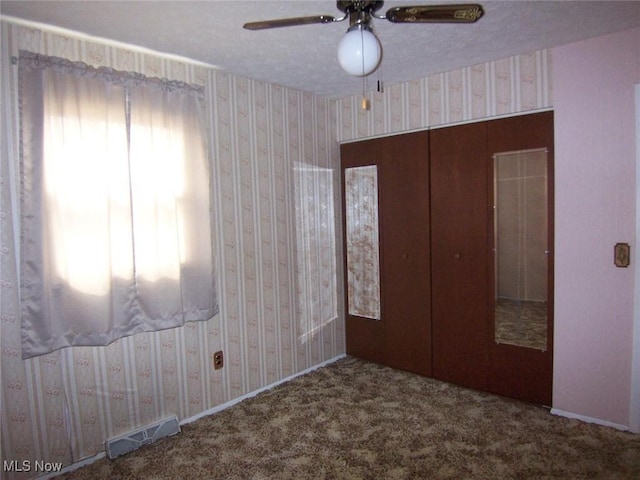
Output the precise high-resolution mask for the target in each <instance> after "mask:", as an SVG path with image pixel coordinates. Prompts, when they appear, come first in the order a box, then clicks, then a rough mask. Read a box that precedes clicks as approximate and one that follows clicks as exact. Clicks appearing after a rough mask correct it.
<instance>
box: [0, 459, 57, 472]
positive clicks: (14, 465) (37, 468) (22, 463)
mask: <svg viewBox="0 0 640 480" xmlns="http://www.w3.org/2000/svg"><path fill="white" fill-rule="evenodd" d="M60 470H62V462H45V461H43V460H35V461H33V462H32V461H31V460H3V461H2V471H3V472H36V473H52V472H59V471H60Z"/></svg>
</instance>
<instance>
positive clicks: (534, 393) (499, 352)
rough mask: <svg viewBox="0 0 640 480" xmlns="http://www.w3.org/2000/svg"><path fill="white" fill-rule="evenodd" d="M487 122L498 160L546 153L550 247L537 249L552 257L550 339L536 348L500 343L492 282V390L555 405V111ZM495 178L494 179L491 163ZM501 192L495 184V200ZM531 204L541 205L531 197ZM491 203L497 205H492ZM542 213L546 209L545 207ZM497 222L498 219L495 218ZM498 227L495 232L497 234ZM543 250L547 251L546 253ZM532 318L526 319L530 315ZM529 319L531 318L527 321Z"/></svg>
mask: <svg viewBox="0 0 640 480" xmlns="http://www.w3.org/2000/svg"><path fill="white" fill-rule="evenodd" d="M486 123H487V150H488V153H489V155H490V156H491V157H492V156H493V155H496V154H498V153H500V152H523V151H546V200H547V201H546V207H544V208H546V219H547V220H546V237H547V239H546V245H536V246H535V247H536V248H537V249H538V250H540V251H542V253H540V254H539V256H544V255H545V254H546V260H544V259H543V260H542V262H543V263H546V273H545V275H546V340H544V341H543V343H542V344H541V345H536V347H535V348H531V347H527V346H524V345H520V346H517V345H510V344H506V343H498V342H497V341H496V338H497V336H496V332H495V325H496V322H495V317H494V308H493V302H494V299H495V298H496V296H497V295H496V291H495V282H493V281H491V282H490V286H491V292H490V299H491V307H490V315H489V318H490V323H489V327H490V332H489V342H488V345H489V369H488V371H489V378H488V391H490V392H493V393H498V394H501V395H505V396H508V397H511V398H518V399H521V400H525V401H528V402H532V403H537V404H540V405H547V406H551V401H552V382H553V249H552V247H553V218H554V215H553V203H554V202H553V178H554V175H553V158H554V151H553V145H554V135H553V112H543V113H537V114H530V115H522V116H517V117H510V118H505V119H499V120H492V121H489V122H486ZM489 165H490V173H489V175H490V177H489V178H493V177H494V172H493V165H494V162H493V161H492V160H491V161H490V162H489ZM494 188H496V187H495V186H494V185H493V182H490V184H489V189H490V190H491V198H492V199H493V190H494ZM527 201H529V202H533V201H537V199H535V197H534V198H530V199H529V200H527ZM490 204H491V202H490ZM540 208H543V207H542V205H541V206H540ZM492 220H493V216H492ZM493 230H494V228H493V223H492V225H491V231H492V232H493ZM493 239H494V237H493V235H492V236H491V240H492V243H491V248H490V249H489V258H490V259H491V261H490V263H489V269H490V273H489V278H490V279H493V278H494V277H495V276H496V272H495V265H496V263H495V261H494V257H493V253H494V252H495V251H496V250H495V247H496V245H494V244H493ZM543 250H546V252H545V251H543ZM525 317H526V315H525ZM525 320H526V319H525Z"/></svg>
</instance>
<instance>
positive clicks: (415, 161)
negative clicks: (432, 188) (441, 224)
mask: <svg viewBox="0 0 640 480" xmlns="http://www.w3.org/2000/svg"><path fill="white" fill-rule="evenodd" d="M428 152H429V134H428V132H417V133H411V134H404V135H397V136H393V137H385V138H378V139H373V140H366V141H361V142H354V143H347V144H343V145H342V146H341V151H340V153H341V161H342V178H343V192H344V191H345V188H346V187H345V181H344V179H345V171H346V169H349V168H353V167H360V166H368V165H375V166H376V167H377V181H378V221H379V242H380V246H379V247H380V248H379V251H380V296H381V315H380V319H379V320H374V319H370V318H364V317H361V316H358V315H356V314H352V313H350V300H351V299H350V298H349V286H348V275H347V272H348V271H349V265H348V259H347V258H346V257H347V238H348V236H349V228H348V225H347V222H346V205H345V204H344V203H343V218H344V219H345V222H344V224H343V226H344V238H345V244H344V248H345V292H347V295H346V306H345V307H346V311H347V312H346V337H347V353H348V354H349V355H354V356H357V357H361V358H365V359H368V360H371V361H375V362H379V363H383V364H385V365H389V366H391V367H395V368H398V369H402V370H407V371H411V372H415V373H419V374H422V375H427V376H430V375H431V336H430V332H431V323H430V308H431V305H430V256H429V252H430V246H429V224H430V222H429V161H428ZM345 196H346V195H345ZM345 196H343V198H344V197H345ZM343 202H344V201H343Z"/></svg>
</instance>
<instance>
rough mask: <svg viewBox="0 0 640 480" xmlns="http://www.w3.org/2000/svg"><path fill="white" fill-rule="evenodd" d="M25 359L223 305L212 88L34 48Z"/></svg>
mask: <svg viewBox="0 0 640 480" xmlns="http://www.w3.org/2000/svg"><path fill="white" fill-rule="evenodd" d="M20 89H21V90H20V102H21V104H20V107H21V121H22V125H21V133H22V158H21V162H22V163H21V186H22V191H21V209H22V211H21V229H22V235H21V238H22V244H21V262H20V267H21V268H20V272H21V302H22V329H23V334H22V337H23V358H28V357H31V356H35V355H40V354H43V353H47V352H50V351H53V350H56V349H58V348H62V347H66V346H71V345H107V344H109V343H111V342H112V341H114V340H115V339H117V338H120V337H123V336H127V335H131V334H134V333H137V332H142V331H153V330H160V329H165V328H173V327H177V326H181V325H183V324H184V322H185V321H192V320H208V319H209V318H211V317H212V316H213V315H215V314H216V313H217V311H218V305H217V298H216V291H215V278H214V274H213V261H212V247H211V218H210V201H209V198H210V197H209V196H210V189H209V178H210V174H209V162H208V154H207V151H208V150H207V145H206V133H205V129H204V126H203V125H204V121H203V103H204V102H203V98H202V97H203V92H202V89H201V88H198V87H193V86H191V85H187V84H183V83H181V82H169V81H162V80H159V79H148V78H145V77H143V76H141V75H138V74H130V73H124V72H116V71H114V70H111V69H96V68H93V67H89V66H87V65H84V64H78V63H71V62H69V61H66V60H63V59H58V58H52V57H44V56H42V55H36V54H31V53H27V52H21V55H20Z"/></svg>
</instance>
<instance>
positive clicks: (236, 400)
mask: <svg viewBox="0 0 640 480" xmlns="http://www.w3.org/2000/svg"><path fill="white" fill-rule="evenodd" d="M346 356H347V354H346V353H343V354H341V355H338V356H337V357H333V358H330V359H329V360H326V361H324V362H322V363H319V364H317V365H314V366H313V367H309V368H307V369H305V370H302V371H301V372H298V373H294V374H293V375H289V376H288V377H285V378H283V379H281V380H278V381H277V382H274V383H271V384H269V385H266V386H264V387H262V388H258V389H257V390H253V391H252V392H249V393H247V394H245V395H242V396H240V397H236V398H234V399H233V400H229V401H228V402H226V403H223V404H220V405H217V406H215V407H213V408H210V409H209V410H205V411H204V412H200V413H198V414H197V415H194V416H192V417H189V418H185V419H184V420H182V421H181V422H180V425H186V424H187V423H191V422H195V421H196V420H199V419H200V418H202V417H208V416H209V415H213V414H214V413H218V412H221V411H222V410H226V409H227V408H229V407H233V406H234V405H235V404H237V403H240V402H242V401H243V400H246V399H248V398H251V397H255V396H256V395H258V394H259V393H262V392H266V391H268V390H271V389H272V388H274V387H277V386H278V385H281V384H283V383H287V382H290V381H291V380H293V379H294V378H296V377H300V376H302V375H306V374H307V373H309V372H313V371H314V370H317V369H319V368H322V367H326V366H327V365H331V364H332V363H335V362H337V361H338V360H341V359H343V358H345V357H346Z"/></svg>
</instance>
